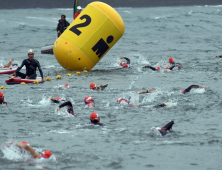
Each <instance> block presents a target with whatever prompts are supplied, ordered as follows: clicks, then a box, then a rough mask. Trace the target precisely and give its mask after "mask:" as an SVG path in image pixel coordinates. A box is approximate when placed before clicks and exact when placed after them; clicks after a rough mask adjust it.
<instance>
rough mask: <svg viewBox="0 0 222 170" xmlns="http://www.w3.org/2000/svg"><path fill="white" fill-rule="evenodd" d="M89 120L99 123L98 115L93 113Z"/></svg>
mask: <svg viewBox="0 0 222 170" xmlns="http://www.w3.org/2000/svg"><path fill="white" fill-rule="evenodd" d="M90 120H92V121H95V120H97V121H98V122H99V121H100V117H99V115H98V114H97V113H95V112H94V113H91V115H90Z"/></svg>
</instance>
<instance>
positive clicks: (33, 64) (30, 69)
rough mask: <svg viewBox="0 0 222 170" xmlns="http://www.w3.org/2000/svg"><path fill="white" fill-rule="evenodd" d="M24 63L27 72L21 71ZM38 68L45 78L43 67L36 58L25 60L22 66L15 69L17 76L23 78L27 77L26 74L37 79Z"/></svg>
mask: <svg viewBox="0 0 222 170" xmlns="http://www.w3.org/2000/svg"><path fill="white" fill-rule="evenodd" d="M24 65H25V66H26V74H24V73H21V72H19V71H20V70H21V69H22V67H23V66H24ZM36 68H38V69H39V72H40V75H41V77H42V79H43V73H42V69H41V67H40V64H39V62H38V61H37V60H35V59H33V60H32V61H30V60H29V59H25V60H23V62H22V64H21V66H20V67H18V68H17V70H16V71H15V72H16V76H19V77H21V78H22V79H25V77H26V76H28V77H30V79H36V77H37V74H36Z"/></svg>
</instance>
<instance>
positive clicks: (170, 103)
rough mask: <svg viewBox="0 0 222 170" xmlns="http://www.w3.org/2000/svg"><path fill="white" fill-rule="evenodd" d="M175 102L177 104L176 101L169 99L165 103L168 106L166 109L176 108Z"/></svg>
mask: <svg viewBox="0 0 222 170" xmlns="http://www.w3.org/2000/svg"><path fill="white" fill-rule="evenodd" d="M177 102H178V100H177V99H170V100H169V101H168V102H166V103H167V104H168V105H167V107H174V106H177Z"/></svg>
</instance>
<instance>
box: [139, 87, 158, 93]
mask: <svg viewBox="0 0 222 170" xmlns="http://www.w3.org/2000/svg"><path fill="white" fill-rule="evenodd" d="M154 90H156V89H155V88H152V89H149V90H139V91H136V93H138V94H143V93H152V92H153V91H154Z"/></svg>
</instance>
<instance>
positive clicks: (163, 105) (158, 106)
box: [153, 102, 168, 108]
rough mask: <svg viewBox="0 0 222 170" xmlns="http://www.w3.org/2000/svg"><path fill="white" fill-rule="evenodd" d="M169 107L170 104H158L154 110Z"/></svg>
mask: <svg viewBox="0 0 222 170" xmlns="http://www.w3.org/2000/svg"><path fill="white" fill-rule="evenodd" d="M167 106H168V104H167V103H165V102H163V103H160V104H157V105H155V106H153V107H154V108H160V107H167Z"/></svg>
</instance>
